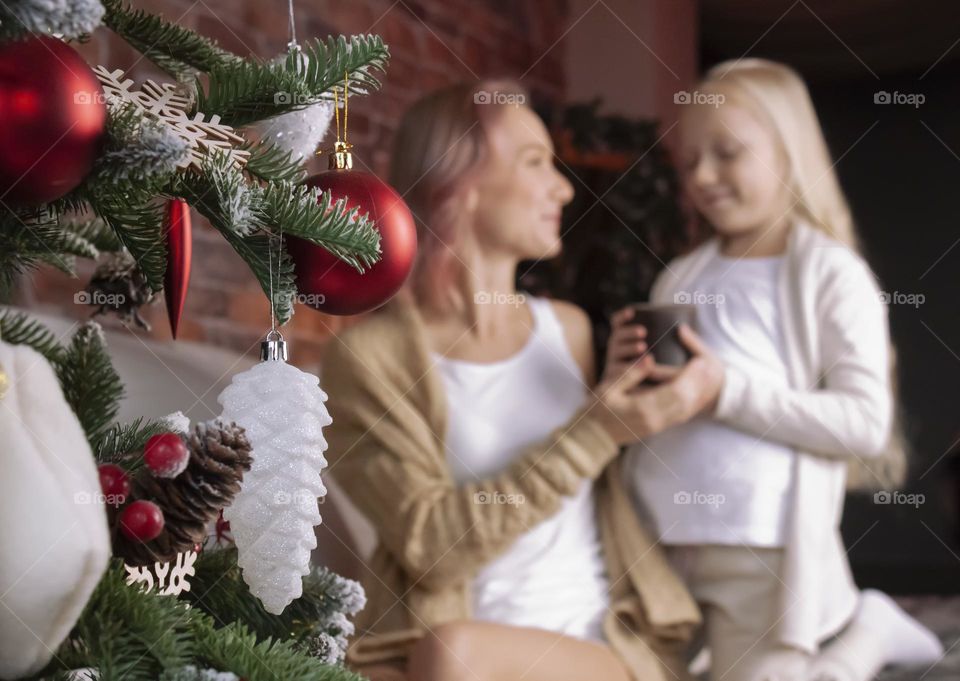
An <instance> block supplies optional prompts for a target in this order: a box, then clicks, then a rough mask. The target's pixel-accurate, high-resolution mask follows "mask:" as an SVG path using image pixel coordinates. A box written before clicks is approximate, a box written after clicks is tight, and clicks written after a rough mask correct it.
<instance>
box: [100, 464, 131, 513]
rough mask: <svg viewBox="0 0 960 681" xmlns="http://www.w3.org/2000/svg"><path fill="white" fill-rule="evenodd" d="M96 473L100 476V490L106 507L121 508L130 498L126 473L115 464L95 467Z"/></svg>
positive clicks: (128, 480)
mask: <svg viewBox="0 0 960 681" xmlns="http://www.w3.org/2000/svg"><path fill="white" fill-rule="evenodd" d="M97 473H99V474H100V490H101V491H102V492H103V496H104V497H105V501H106V503H107V506H113V507H114V508H119V507H120V506H122V505H123V504H124V503H125V502H126V500H127V497H128V496H130V478H129V477H128V476H127V472H126V471H125V470H123V469H122V468H121V467H120V466H118V465H116V464H113V463H104V464H100V466H98V467H97Z"/></svg>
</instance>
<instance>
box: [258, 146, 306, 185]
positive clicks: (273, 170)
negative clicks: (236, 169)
mask: <svg viewBox="0 0 960 681" xmlns="http://www.w3.org/2000/svg"><path fill="white" fill-rule="evenodd" d="M243 148H244V149H247V150H249V151H250V157H249V158H248V159H247V164H246V165H245V166H244V168H243V169H244V171H246V173H247V174H248V175H252V176H253V177H255V178H257V179H259V180H263V181H264V182H291V183H293V184H297V183H299V182H302V181H303V180H304V179H306V176H307V171H306V170H305V169H304V167H303V161H302V160H297V159H295V158H294V156H293V152H291V151H284V150H283V149H281V148H280V147H278V146H276V145H273V144H269V143H267V142H261V143H260V144H257V145H251V144H247V145H244V147H243Z"/></svg>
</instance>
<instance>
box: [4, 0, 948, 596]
mask: <svg viewBox="0 0 960 681" xmlns="http://www.w3.org/2000/svg"><path fill="white" fill-rule="evenodd" d="M133 4H134V6H136V7H142V8H144V9H146V10H148V11H152V12H159V13H162V14H163V15H164V16H165V17H166V18H168V19H173V20H175V21H177V22H178V23H180V24H182V25H185V26H188V27H190V28H194V29H196V30H198V31H200V32H202V33H204V34H205V35H208V36H211V37H214V38H216V39H217V40H218V41H219V42H220V44H221V45H222V46H223V47H225V48H227V49H230V50H232V51H234V52H237V53H239V54H243V55H247V54H256V55H259V56H261V57H263V58H272V57H274V56H277V55H279V54H281V53H282V52H283V51H284V50H285V45H286V43H287V41H288V40H289V35H288V29H287V4H286V2H285V1H281V0H196V1H194V0H135V1H134V2H133ZM295 4H296V18H297V26H298V37H299V38H300V39H301V40H303V39H305V38H310V37H325V36H326V35H328V34H338V33H345V34H357V33H377V34H380V35H381V36H383V38H384V40H385V41H386V42H387V43H388V44H389V46H390V50H391V53H392V59H391V62H390V66H389V69H388V71H387V74H386V77H385V79H384V88H383V90H382V91H381V92H378V93H375V94H374V95H372V96H369V97H364V98H359V97H358V98H355V99H353V100H351V107H350V139H351V142H352V143H353V144H354V147H355V148H354V152H355V158H356V159H357V161H359V163H360V165H361V167H363V166H366V167H367V168H368V169H370V170H371V171H372V172H375V173H377V174H379V175H381V176H386V174H387V167H388V164H389V159H390V148H391V143H392V136H393V132H394V130H395V129H396V127H397V124H398V122H399V119H400V117H401V115H402V114H403V112H404V110H405V109H406V107H407V106H408V105H409V104H411V103H412V102H413V101H414V100H415V99H417V98H418V97H419V96H420V95H422V94H423V93H425V92H427V91H429V90H431V89H434V88H437V87H440V86H443V85H446V84H449V83H453V82H456V81H459V80H464V79H476V78H479V77H487V76H509V77H513V78H516V79H518V80H519V81H520V82H521V83H522V84H523V85H525V86H526V87H527V88H528V89H529V91H530V92H531V94H532V97H533V100H534V101H533V104H534V106H535V107H536V108H537V110H538V111H539V112H540V113H541V114H542V115H543V117H544V118H545V120H546V121H547V122H548V125H549V126H550V128H551V130H552V131H553V134H554V136H555V140H556V146H557V150H558V164H559V166H560V167H561V168H562V169H563V171H564V172H565V173H567V174H568V175H569V176H570V177H571V179H572V181H573V183H574V186H575V187H576V189H577V199H576V201H575V202H574V204H573V205H572V206H571V207H570V209H569V210H568V211H567V213H566V214H565V217H564V220H565V225H564V240H565V243H566V248H565V254H564V255H563V256H562V257H561V258H559V259H558V260H556V261H554V262H550V263H530V264H529V265H528V266H524V267H523V268H522V272H521V283H522V284H523V286H525V287H526V288H528V289H530V290H533V291H535V292H540V293H547V294H550V295H554V296H558V297H562V298H566V299H570V300H574V301H576V302H578V303H580V304H581V305H583V306H584V307H585V308H586V309H587V310H588V311H589V313H590V314H591V316H592V317H593V319H594V321H595V322H596V324H597V329H598V342H599V343H602V342H603V339H604V338H605V335H604V334H605V329H604V318H605V316H606V315H607V314H608V313H609V311H610V310H612V309H615V308H616V307H618V306H620V305H622V304H623V303H625V302H628V301H632V300H642V299H643V298H644V297H645V296H646V294H647V290H648V288H649V285H650V282H651V281H652V278H653V277H654V276H655V275H656V273H657V272H658V271H659V269H660V268H661V267H662V266H663V263H664V262H665V261H667V260H669V258H671V257H673V256H674V255H676V254H677V253H678V252H680V251H681V250H683V249H684V248H685V247H687V246H688V245H689V243H691V241H692V240H694V239H696V238H697V236H698V234H697V229H696V227H695V222H694V221H693V220H692V219H691V216H690V214H689V211H688V210H687V208H686V207H685V206H684V205H683V201H682V199H681V197H680V196H679V191H678V186H677V181H676V177H675V174H674V171H673V167H672V163H671V157H670V152H671V145H672V142H673V139H674V133H675V130H674V126H675V124H676V119H677V104H676V102H677V101H682V97H683V96H684V94H685V93H686V92H687V91H689V90H690V89H692V88H693V87H694V85H695V82H696V78H697V76H698V74H699V73H700V72H701V71H702V70H703V69H705V68H707V67H709V66H710V65H712V64H714V63H716V62H718V61H720V60H724V59H731V58H739V57H745V56H760V57H768V58H772V59H777V60H780V61H784V62H786V63H788V64H790V65H791V66H793V67H795V68H796V69H797V70H798V71H799V72H800V73H801V74H802V75H803V76H804V77H805V78H806V79H807V81H808V83H809V84H810V87H811V90H812V93H813V98H814V102H815V105H816V107H817V110H818V112H819V115H820V117H821V121H822V124H823V127H824V130H825V132H826V136H827V139H828V142H829V144H830V147H831V150H832V152H833V155H834V159H835V160H836V162H837V171H838V173H839V176H840V180H841V183H842V185H843V187H844V189H845V191H846V192H847V195H848V198H849V199H850V202H851V205H852V208H853V212H854V216H855V219H856V221H857V223H858V225H859V229H860V234H861V237H862V240H863V243H864V246H865V250H866V252H867V255H868V259H869V260H870V263H871V265H872V266H873V268H874V271H875V272H876V274H877V275H878V278H879V280H880V285H881V288H882V289H883V290H884V291H887V292H889V293H890V294H891V300H892V301H893V302H892V303H891V305H890V315H891V320H892V328H893V335H894V339H895V342H896V345H897V348H898V352H899V361H900V394H901V398H902V406H903V409H904V412H905V414H906V423H907V428H908V432H909V438H910V441H911V444H912V445H913V447H914V458H913V462H912V473H911V477H910V481H909V483H908V485H907V487H905V488H904V489H903V490H900V491H901V492H904V493H909V494H915V495H922V497H921V496H916V497H913V498H914V499H916V500H918V503H916V504H914V505H908V504H898V503H884V501H886V500H887V499H889V497H887V498H883V497H881V498H874V497H873V496H872V495H855V496H851V498H850V499H849V501H848V507H847V508H848V510H847V513H846V517H845V521H844V534H845V537H846V540H847V545H848V547H849V548H850V555H851V561H852V564H853V566H854V569H855V572H856V576H857V578H858V581H859V582H860V584H861V585H862V586H878V587H881V588H884V589H887V590H889V591H891V592H894V593H901V594H918V593H954V592H957V591H958V590H960V579H958V578H960V505H958V498H960V419H958V401H960V400H958V397H960V389H958V387H957V386H960V314H958V305H957V295H958V293H960V286H958V284H960V276H958V270H960V248H958V247H957V246H958V244H960V206H958V205H957V199H956V197H957V195H958V193H960V192H958V190H960V124H958V121H957V120H956V112H957V111H958V110H960V108H958V104H960V101H958V100H960V90H958V89H957V88H956V83H957V82H958V77H960V44H958V43H960V6H958V5H957V3H955V2H952V1H942V2H936V1H934V0H806V1H804V0H795V1H791V0H701V1H699V2H697V1H694V0H397V1H395V2H394V1H391V0H339V1H325V0H310V1H307V0H302V1H299V2H296V3H295ZM81 51H82V52H83V54H84V56H85V57H86V58H87V60H88V61H89V62H90V63H91V64H109V65H110V66H111V68H123V69H129V70H130V74H129V75H130V76H131V77H133V78H134V79H135V80H137V81H140V80H142V79H145V78H156V79H158V80H159V79H161V78H162V74H160V73H156V72H152V71H151V70H150V67H149V65H148V64H147V62H145V61H142V60H141V59H140V55H139V54H137V53H135V52H133V51H132V50H131V48H129V47H127V46H126V45H123V44H121V43H119V42H113V41H111V40H109V39H108V38H107V36H106V34H104V35H99V34H95V35H94V36H93V39H92V40H91V42H89V43H88V44H86V45H85V46H83V48H82V49H81ZM327 142H329V136H328V139H327ZM327 147H329V144H328V145H327ZM313 164H314V167H315V169H316V170H320V169H322V168H323V167H325V164H323V163H321V162H320V161H319V160H315V161H314V162H313ZM194 217H195V220H197V223H198V224H197V227H198V228H197V229H195V231H194V253H195V256H194V266H193V273H192V279H191V282H190V290H189V294H188V298H187V305H186V309H185V311H184V317H183V322H182V324H181V333H180V335H181V338H182V339H183V340H182V341H178V342H177V345H174V346H171V347H172V350H171V353H173V354H174V355H175V354H176V352H177V349H178V348H183V347H187V346H188V345H189V344H190V343H198V344H202V345H204V346H212V347H216V348H221V349H223V350H226V351H228V352H230V353H232V354H233V355H240V354H243V355H248V356H249V355H251V354H252V353H255V351H256V349H257V345H258V343H259V340H260V338H261V336H262V334H263V332H264V330H265V329H266V327H267V323H266V320H268V310H267V304H266V299H265V297H264V296H263V294H262V292H261V291H260V288H259V286H258V285H257V283H256V281H255V280H254V279H253V276H252V275H251V274H250V272H249V270H248V269H247V267H246V266H245V265H243V263H242V262H241V261H240V259H239V258H238V256H236V254H235V253H234V252H233V251H232V250H231V249H230V247H229V246H228V245H227V243H226V242H225V241H224V240H223V239H222V237H220V236H219V235H218V234H216V233H215V232H214V231H213V230H212V229H209V228H207V227H206V226H203V225H202V223H200V221H199V216H196V215H195V216H194ZM91 271H92V268H91V269H90V270H87V271H81V277H80V279H79V280H76V279H69V278H67V277H65V276H64V275H61V274H58V273H55V272H52V271H45V272H42V273H40V274H38V275H37V276H34V277H32V278H31V279H29V280H24V281H23V283H22V285H21V286H20V287H19V289H18V290H17V291H16V293H15V296H16V297H15V299H14V300H13V301H12V302H14V303H15V304H18V305H23V306H26V307H30V308H33V309H35V310H38V311H41V312H46V313H50V314H54V315H57V316H60V317H67V318H73V319H81V318H86V317H87V316H88V315H89V308H87V307H86V306H82V305H74V304H72V301H73V299H74V294H75V293H77V292H78V291H81V290H83V287H84V286H85V284H86V280H87V279H88V278H89V275H90V272H91ZM895 294H902V295H899V296H898V295H895ZM897 300H910V301H912V302H911V303H909V304H907V303H903V304H901V303H897V302H896V301H897ZM144 312H145V316H146V317H147V319H148V320H149V321H150V322H152V327H153V330H152V331H151V332H149V333H145V332H141V331H137V334H138V336H140V338H143V339H148V340H150V339H152V340H153V341H158V342H160V343H163V342H164V341H167V340H169V330H168V326H167V324H166V319H165V313H164V309H163V305H162V304H157V305H154V306H153V307H151V308H148V309H146V310H145V311H144ZM103 322H104V324H105V325H107V326H113V327H117V333H132V332H128V331H125V330H123V329H122V328H118V327H119V324H118V322H116V320H113V319H106V320H103ZM349 323H353V320H350V319H344V318H338V317H330V316H326V315H323V314H320V313H317V312H314V311H312V310H310V309H308V308H305V307H301V309H300V310H299V312H298V314H297V315H296V316H295V318H294V321H293V322H292V323H291V324H290V326H289V327H287V328H286V329H285V333H286V335H287V336H288V338H289V339H290V340H291V341H292V344H291V345H292V352H293V356H292V360H293V361H294V362H296V363H297V364H298V365H299V366H301V367H302V368H304V369H308V370H309V369H311V368H315V367H316V366H318V365H320V364H321V363H322V358H323V348H324V344H325V342H326V341H327V340H328V339H329V338H330V337H331V336H332V334H335V333H337V331H338V330H340V329H341V328H342V326H343V325H344V324H349ZM184 341H186V344H184ZM129 342H130V343H131V344H132V345H137V344H138V343H140V341H137V340H131V341H129ZM151 354H152V355H153V356H154V357H157V358H158V359H159V356H158V354H156V353H151ZM168 368H169V367H168ZM225 368H226V367H225ZM171 373H172V372H171ZM178 373H179V372H178ZM181 375H183V374H182V373H181ZM178 380H179V379H178ZM208 390H209V389H208ZM212 394H213V395H215V394H216V391H213V392H212ZM205 396H206V393H205V394H204V395H203V396H198V400H199V399H200V397H205Z"/></svg>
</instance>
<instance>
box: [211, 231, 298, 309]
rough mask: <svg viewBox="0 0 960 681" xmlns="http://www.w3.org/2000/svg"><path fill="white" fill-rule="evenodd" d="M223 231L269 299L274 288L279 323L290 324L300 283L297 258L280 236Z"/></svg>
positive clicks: (274, 305)
mask: <svg viewBox="0 0 960 681" xmlns="http://www.w3.org/2000/svg"><path fill="white" fill-rule="evenodd" d="M221 234H223V236H224V237H225V238H226V240H227V242H228V243H229V244H230V245H231V246H232V247H233V250H235V251H236V252H237V254H238V255H239V256H240V257H241V258H243V260H244V262H246V263H247V266H248V267H249V268H250V271H251V272H253V275H254V276H255V277H256V278H257V281H259V282H260V288H262V289H263V292H264V294H265V295H266V296H267V298H268V299H269V298H270V294H271V292H272V293H273V309H274V314H275V315H276V317H277V323H278V324H286V323H287V322H288V321H290V318H291V317H292V316H293V302H294V298H295V296H296V294H297V287H296V284H295V283H294V277H293V261H292V260H290V256H289V255H288V254H287V251H286V249H285V248H283V246H282V244H281V243H280V240H279V239H277V238H276V237H275V236H272V235H270V234H267V233H264V232H259V233H257V234H252V235H250V236H240V235H239V234H236V233H234V232H225V231H221ZM271 280H272V282H273V285H272V286H271Z"/></svg>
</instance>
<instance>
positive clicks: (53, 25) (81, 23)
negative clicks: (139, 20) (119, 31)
mask: <svg viewBox="0 0 960 681" xmlns="http://www.w3.org/2000/svg"><path fill="white" fill-rule="evenodd" d="M102 18H103V5H102V4H101V3H100V2H99V1H98V0H5V1H4V2H0V38H2V39H4V40H8V39H18V38H22V37H23V36H25V35H27V34H30V33H35V34H44V33H45V34H54V35H62V36H64V37H66V38H80V37H82V36H86V35H87V34H89V33H93V30H94V29H95V28H96V27H97V26H99V25H100V21H101V19H102Z"/></svg>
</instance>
